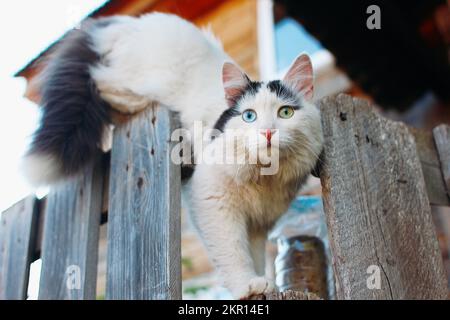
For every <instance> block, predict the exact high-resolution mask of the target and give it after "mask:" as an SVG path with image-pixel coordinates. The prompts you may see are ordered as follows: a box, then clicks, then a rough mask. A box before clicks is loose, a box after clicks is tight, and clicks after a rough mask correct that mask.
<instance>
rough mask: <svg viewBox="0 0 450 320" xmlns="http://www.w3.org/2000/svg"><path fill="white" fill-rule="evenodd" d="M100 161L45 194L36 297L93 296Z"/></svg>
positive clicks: (53, 298) (98, 222) (73, 298)
mask: <svg viewBox="0 0 450 320" xmlns="http://www.w3.org/2000/svg"><path fill="white" fill-rule="evenodd" d="M102 167H103V164H102V160H101V159H98V161H97V162H96V163H94V164H92V165H91V166H89V167H88V168H86V170H85V171H84V173H83V174H81V175H80V176H79V177H76V178H73V179H71V180H68V181H67V182H65V183H63V184H62V185H59V186H56V187H55V188H54V189H53V190H51V191H50V193H49V195H48V197H47V203H46V210H45V222H44V233H43V240H42V269H41V280H40V284H39V299H45V300H47V299H48V300H63V299H64V300H84V299H95V297H96V296H95V295H96V279H97V254H98V232H99V224H100V214H101V205H102V188H103V168H102Z"/></svg>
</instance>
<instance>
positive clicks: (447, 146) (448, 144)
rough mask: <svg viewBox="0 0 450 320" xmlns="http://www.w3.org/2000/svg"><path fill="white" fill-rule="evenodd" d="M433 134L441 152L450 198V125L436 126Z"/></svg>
mask: <svg viewBox="0 0 450 320" xmlns="http://www.w3.org/2000/svg"><path fill="white" fill-rule="evenodd" d="M433 136H434V142H435V143H436V148H437V150H438V153H439V160H440V162H441V170H442V176H443V178H444V181H445V186H446V189H447V196H448V198H449V199H450V126H448V125H445V124H443V125H440V126H438V127H436V128H434V129H433Z"/></svg>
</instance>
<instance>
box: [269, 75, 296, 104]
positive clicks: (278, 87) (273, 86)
mask: <svg viewBox="0 0 450 320" xmlns="http://www.w3.org/2000/svg"><path fill="white" fill-rule="evenodd" d="M267 88H268V89H269V90H270V91H271V92H273V93H275V94H276V95H277V96H278V97H280V98H282V99H292V100H294V101H295V100H297V99H298V98H297V96H296V94H295V93H294V92H292V90H291V89H290V88H289V87H287V86H285V85H284V84H283V82H281V81H280V80H274V81H270V82H269V83H268V84H267ZM292 107H294V108H295V107H296V106H292ZM297 107H298V106H297Z"/></svg>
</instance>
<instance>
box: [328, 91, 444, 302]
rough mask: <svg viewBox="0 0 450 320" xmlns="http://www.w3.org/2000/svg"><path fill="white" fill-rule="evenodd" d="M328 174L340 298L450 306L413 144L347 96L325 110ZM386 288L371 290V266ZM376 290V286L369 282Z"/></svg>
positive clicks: (399, 128)
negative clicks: (430, 301) (433, 302)
mask: <svg viewBox="0 0 450 320" xmlns="http://www.w3.org/2000/svg"><path fill="white" fill-rule="evenodd" d="M319 105H320V108H321V112H322V124H323V128H324V136H325V149H324V162H325V164H324V167H323V170H322V173H321V180H322V186H323V197H324V209H325V212H326V218H327V225H328V232H329V239H330V248H331V251H332V256H333V268H334V271H335V278H336V293H337V298H338V299H445V298H446V297H447V288H446V277H445V273H444V269H443V262H442V258H441V254H440V251H439V247H438V242H437V239H436V233H435V229H434V226H433V223H432V219H431V214H430V205H429V200H428V197H427V194H426V188H425V182H424V178H423V175H422V170H421V164H420V160H419V157H418V154H417V150H416V145H415V142H414V137H413V136H412V135H411V134H410V132H409V130H408V128H407V127H406V126H405V125H404V124H402V123H398V122H393V121H389V120H386V119H384V118H382V117H380V116H378V115H377V114H376V113H375V112H374V111H373V109H372V108H371V107H370V106H369V105H368V103H367V102H366V101H364V100H360V99H353V98H352V97H350V96H347V95H339V96H337V97H329V98H325V99H323V100H321V102H320V103H319ZM371 265H373V266H376V267H378V270H379V275H380V280H381V283H380V284H381V286H380V289H369V288H368V285H367V281H368V280H369V281H370V279H371V278H369V276H370V274H368V273H367V271H368V268H369V266H371ZM369 284H370V283H369Z"/></svg>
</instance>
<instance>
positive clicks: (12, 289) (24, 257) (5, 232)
mask: <svg viewBox="0 0 450 320" xmlns="http://www.w3.org/2000/svg"><path fill="white" fill-rule="evenodd" d="M38 214H39V212H38V201H37V200H36V198H35V197H34V196H30V197H27V198H25V199H23V200H21V201H19V202H18V203H16V204H15V205H14V206H12V207H11V208H10V209H8V210H6V211H4V212H3V213H2V219H1V222H0V300H24V299H26V298H27V288H28V277H29V271H30V263H31V258H32V255H33V250H34V246H35V240H36V226H37V219H38V218H37V215H38Z"/></svg>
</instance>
